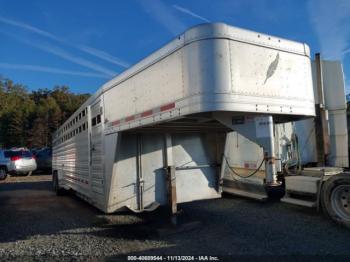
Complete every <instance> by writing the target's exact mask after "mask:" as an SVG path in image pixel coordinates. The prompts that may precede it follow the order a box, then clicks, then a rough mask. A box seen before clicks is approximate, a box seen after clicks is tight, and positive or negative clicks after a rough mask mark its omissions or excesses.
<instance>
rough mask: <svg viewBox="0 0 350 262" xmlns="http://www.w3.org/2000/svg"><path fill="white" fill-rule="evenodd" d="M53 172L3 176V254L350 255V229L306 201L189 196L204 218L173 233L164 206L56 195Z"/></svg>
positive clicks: (194, 212) (192, 211)
mask: <svg viewBox="0 0 350 262" xmlns="http://www.w3.org/2000/svg"><path fill="white" fill-rule="evenodd" d="M50 180H51V177H50V176H46V175H41V176H32V177H27V178H18V177H17V178H8V179H7V180H6V181H5V183H4V182H1V183H0V206H1V213H0V233H1V234H0V259H1V260H17V261H22V260H27V259H34V258H35V260H36V261H37V260H43V261H48V260H57V261H75V260H81V261H88V260H93V261H100V260H107V261H113V260H126V259H127V256H126V255H160V254H161V255H212V256H219V258H220V260H221V261H223V260H227V261H232V260H236V261H237V260H239V261H243V260H250V261H255V260H260V261H261V260H264V259H266V260H268V261H271V260H272V261H276V260H280V261H285V260H290V261H295V258H296V256H298V257H299V256H300V255H307V256H306V257H305V256H304V258H305V259H307V260H310V258H317V259H318V260H324V261H328V260H330V259H332V260H334V259H338V260H347V261H350V260H348V259H349V258H350V230H347V229H345V228H342V227H340V226H337V225H335V224H333V222H331V221H328V220H327V219H326V218H325V217H323V216H321V215H319V214H317V213H316V212H315V211H313V210H309V209H306V208H299V207H291V206H288V205H286V204H282V203H278V202H275V203H273V202H268V203H258V202H255V201H250V200H246V199H242V198H233V197H225V198H223V199H218V200H211V201H201V202H197V203H188V204H183V205H181V206H180V207H181V208H182V210H183V211H184V214H183V218H184V220H185V221H187V222H189V221H199V222H200V225H199V226H197V227H195V228H193V229H191V230H189V229H186V230H184V231H182V232H181V231H180V232H176V233H172V231H171V230H166V231H163V230H162V229H164V227H165V228H167V226H166V225H165V223H164V221H165V220H166V215H165V212H164V210H159V211H157V212H156V213H148V214H142V215H135V214H133V213H121V214H119V215H113V216H105V215H103V214H102V213H101V212H99V211H98V210H97V209H95V208H93V207H91V206H90V205H88V204H86V203H85V202H83V201H81V200H79V199H78V198H76V197H74V196H72V195H68V196H62V197H57V196H56V195H55V194H54V193H53V192H52V191H51V187H50V186H51V183H50ZM171 233H172V234H171ZM310 255H311V256H310ZM315 255H316V256H317V257H315ZM258 256H259V257H258Z"/></svg>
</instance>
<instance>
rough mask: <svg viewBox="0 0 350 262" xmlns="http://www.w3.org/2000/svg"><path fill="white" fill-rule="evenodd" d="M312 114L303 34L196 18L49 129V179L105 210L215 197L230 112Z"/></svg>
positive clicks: (277, 117)
mask: <svg viewBox="0 0 350 262" xmlns="http://www.w3.org/2000/svg"><path fill="white" fill-rule="evenodd" d="M314 115H315V108H314V94H313V89H312V76H311V64H310V54H309V48H308V46H307V45H306V44H303V43H297V42H293V41H289V40H285V39H281V38H277V37H273V36H268V35H265V34H260V33H256V32H252V31H248V30H243V29H239V28H235V27H231V26H228V25H225V24H204V25H200V26H196V27H194V28H191V29H189V30H188V31H186V32H185V33H184V34H181V35H179V36H178V37H177V38H176V39H175V40H173V41H171V42H170V43H168V44H167V45H165V46H164V47H162V48H161V49H159V50H158V51H156V52H155V53H153V54H151V55H150V56H148V57H146V58H145V59H144V60H142V61H140V62H139V63H137V64H136V65H134V66H133V67H131V68H129V69H127V70H126V71H124V72H123V73H122V74H120V75H119V76H117V77H115V78H114V79H112V80H111V81H109V82H107V83H106V84H104V85H103V86H102V87H101V88H100V89H99V90H98V91H97V92H96V93H95V94H94V95H92V96H91V97H90V98H89V99H88V100H87V101H86V102H85V103H84V104H83V105H82V106H81V107H80V108H79V109H78V110H77V111H76V112H75V113H74V114H73V115H72V116H71V117H70V118H69V119H68V120H67V121H66V122H65V123H64V124H63V125H62V126H61V127H60V128H59V129H58V130H57V131H56V132H55V134H54V139H53V160H52V162H53V178H54V186H55V188H56V190H60V189H61V188H64V189H72V190H74V191H75V192H76V193H77V194H78V195H79V196H80V197H82V198H84V199H85V200H87V201H89V202H90V203H92V204H93V205H94V206H96V207H98V208H99V209H101V210H102V211H104V212H106V213H112V212H115V211H117V210H120V209H122V208H124V207H128V208H129V209H131V210H134V211H136V212H141V211H145V210H153V209H154V208H155V207H157V206H159V205H166V204H169V203H170V204H171V205H176V204H177V203H183V202H188V201H195V200H202V199H211V198H218V197H220V196H221V191H222V189H221V188H222V178H223V172H222V170H223V169H222V164H223V160H222V155H223V154H224V152H225V139H226V134H227V132H229V131H230V130H232V126H231V125H232V122H233V121H236V120H234V119H240V118H244V119H245V118H247V119H250V120H252V119H253V120H254V119H257V120H256V123H257V124H261V123H263V124H264V123H265V124H267V126H268V127H271V124H272V123H271V118H272V117H273V119H274V121H277V122H287V121H291V119H292V120H297V119H303V118H305V117H310V116H314ZM259 119H260V120H261V119H262V120H264V119H265V120H264V121H265V122H262V121H260V120H259ZM266 119H267V122H266ZM254 121H255V120H254ZM259 121H260V122H259ZM261 127H262V126H260V127H259V126H257V128H256V135H257V136H259V137H260V138H261V137H262V138H264V136H265V131H264V127H262V128H261ZM264 145H265V144H264ZM268 146H270V145H269V144H268ZM272 174H273V172H272Z"/></svg>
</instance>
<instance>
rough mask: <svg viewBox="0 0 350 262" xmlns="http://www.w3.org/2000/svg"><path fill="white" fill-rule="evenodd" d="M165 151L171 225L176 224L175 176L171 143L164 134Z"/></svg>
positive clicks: (169, 136)
mask: <svg viewBox="0 0 350 262" xmlns="http://www.w3.org/2000/svg"><path fill="white" fill-rule="evenodd" d="M165 151H166V154H165V166H166V170H167V184H168V186H167V189H168V200H169V206H170V212H171V223H172V224H177V217H176V215H177V200H176V176H175V166H174V163H173V150H172V141H171V135H170V134H169V133H167V134H165Z"/></svg>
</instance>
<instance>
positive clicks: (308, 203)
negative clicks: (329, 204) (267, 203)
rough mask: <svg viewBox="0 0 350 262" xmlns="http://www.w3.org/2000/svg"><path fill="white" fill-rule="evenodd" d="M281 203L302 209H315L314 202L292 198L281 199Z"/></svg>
mask: <svg viewBox="0 0 350 262" xmlns="http://www.w3.org/2000/svg"><path fill="white" fill-rule="evenodd" d="M281 202H284V203H288V204H292V205H298V206H304V207H316V202H314V201H306V200H301V199H297V198H292V197H289V196H287V197H284V198H282V199H281Z"/></svg>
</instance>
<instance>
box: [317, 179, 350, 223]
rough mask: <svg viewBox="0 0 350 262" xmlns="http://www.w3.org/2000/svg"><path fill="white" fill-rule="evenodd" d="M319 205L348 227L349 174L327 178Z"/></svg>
mask: <svg viewBox="0 0 350 262" xmlns="http://www.w3.org/2000/svg"><path fill="white" fill-rule="evenodd" d="M321 193H322V196H321V205H322V209H323V211H324V212H325V214H326V215H327V216H328V217H329V218H331V219H332V220H334V221H335V222H337V223H338V224H341V225H343V226H346V227H347V228H349V229H350V174H346V173H345V174H344V173H343V174H339V175H335V176H333V177H331V178H329V179H328V180H327V181H326V182H324V184H323V186H322V192H321Z"/></svg>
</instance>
